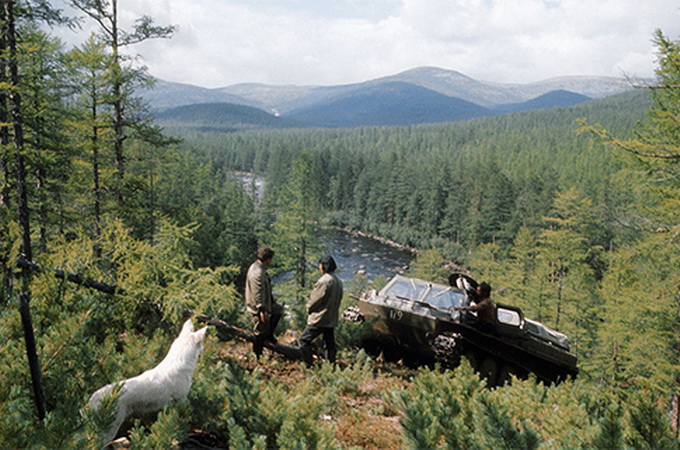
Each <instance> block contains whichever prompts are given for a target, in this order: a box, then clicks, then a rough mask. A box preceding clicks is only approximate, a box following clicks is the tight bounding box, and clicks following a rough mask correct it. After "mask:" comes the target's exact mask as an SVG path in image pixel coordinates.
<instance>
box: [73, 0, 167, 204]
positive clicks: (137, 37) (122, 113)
mask: <svg viewBox="0 0 680 450" xmlns="http://www.w3.org/2000/svg"><path fill="white" fill-rule="evenodd" d="M70 3H71V5H72V6H73V7H75V8H76V9H78V10H80V11H82V12H83V13H84V14H86V15H87V16H89V17H90V18H91V19H93V20H94V21H95V22H96V23H97V24H98V25H99V31H100V32H99V37H100V39H101V40H102V41H103V42H105V43H106V44H107V45H108V47H109V49H110V51H111V55H112V58H113V61H112V66H111V67H112V71H111V80H110V82H111V105H112V107H113V118H112V127H113V132H114V136H115V137H114V154H115V158H116V175H117V178H118V184H119V185H118V186H117V190H116V196H117V200H118V204H119V205H121V206H122V205H123V204H124V203H125V189H124V186H125V157H126V156H125V151H124V148H125V140H126V138H127V135H126V128H127V127H128V126H130V124H131V123H130V122H131V119H132V118H131V117H129V116H128V113H129V111H128V108H129V106H130V101H131V98H132V94H133V92H132V90H131V86H132V85H133V84H134V83H133V81H134V79H135V78H137V77H139V76H140V75H141V72H139V71H135V70H132V68H131V67H129V65H128V64H127V61H126V58H125V55H124V54H123V50H124V48H126V47H129V46H131V45H134V44H138V43H140V42H143V41H145V40H147V39H153V38H169V37H170V36H172V34H173V33H174V30H175V27H174V26H156V25H154V21H153V18H151V17H149V16H146V15H144V16H141V17H140V18H138V19H137V20H136V21H135V23H134V25H133V26H132V31H125V30H123V29H121V27H120V23H119V15H118V0H111V1H108V0H71V2H70ZM131 77H132V79H131Z"/></svg>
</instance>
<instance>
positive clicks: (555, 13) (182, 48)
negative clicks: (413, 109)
mask: <svg viewBox="0 0 680 450" xmlns="http://www.w3.org/2000/svg"><path fill="white" fill-rule="evenodd" d="M54 3H55V4H58V3H57V2H54ZM118 9H119V18H120V22H121V27H123V28H125V27H127V28H128V29H129V24H131V23H132V22H133V21H134V20H135V18H137V17H139V16H140V15H142V14H147V15H150V16H152V17H153V18H154V19H155V21H156V23H157V24H159V25H170V24H172V25H176V26H177V27H178V29H177V32H176V33H175V35H174V37H173V38H172V39H169V40H164V39H161V40H154V41H149V42H145V43H143V44H139V45H136V46H135V47H134V49H133V51H134V52H135V53H136V54H139V55H140V56H141V57H142V58H143V59H142V63H143V64H145V65H146V66H147V67H148V68H149V72H150V74H151V75H153V76H155V77H157V78H161V79H163V80H167V81H174V82H180V83H189V84H194V85H197V86H203V87H210V88H213V87H223V86H228V85H232V84H237V83H249V82H257V83H266V84H275V85H288V84H293V85H336V84H345V83H354V82H361V81H366V80H369V79H373V78H378V77H381V76H386V75H392V74H395V73H398V72H401V71H404V70H408V69H412V68H414V67H419V66H435V67H440V68H443V69H450V70H456V71H458V72H461V73H463V74H465V75H468V76H470V77H472V78H475V79H478V80H484V81H495V82H504V83H527V82H532V81H539V80H544V79H547V78H552V77H558V76H566V75H603V76H623V75H628V76H633V77H648V76H652V75H653V72H654V69H655V67H656V49H655V48H654V45H653V43H652V39H653V34H654V30H656V29H661V30H662V31H663V32H664V33H665V34H666V35H667V36H669V37H670V38H672V39H674V40H675V39H680V1H678V0H651V1H641V0H118ZM85 24H86V26H85V27H83V30H81V31H79V32H77V33H75V32H70V31H68V30H65V29H62V30H53V34H55V35H57V36H59V37H60V38H62V39H63V40H65V41H66V42H67V43H69V44H71V43H76V42H78V39H82V37H83V36H87V35H88V34H89V30H90V29H91V28H88V26H89V27H91V26H92V23H91V22H87V21H86V22H85Z"/></svg>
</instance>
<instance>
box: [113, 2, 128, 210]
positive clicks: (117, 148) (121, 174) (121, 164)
mask: <svg viewBox="0 0 680 450" xmlns="http://www.w3.org/2000/svg"><path fill="white" fill-rule="evenodd" d="M111 6H112V8H113V14H111V50H112V52H113V69H114V74H113V110H114V115H113V133H114V139H115V142H114V153H115V157H116V173H117V175H118V189H117V192H116V195H117V197H118V206H123V205H124V204H125V193H124V186H125V184H124V182H125V155H124V150H123V148H124V147H123V141H124V140H125V130H124V126H123V125H124V120H125V118H124V112H123V98H122V95H123V82H122V78H123V76H122V68H121V65H120V53H119V52H120V45H119V42H118V0H112V1H111Z"/></svg>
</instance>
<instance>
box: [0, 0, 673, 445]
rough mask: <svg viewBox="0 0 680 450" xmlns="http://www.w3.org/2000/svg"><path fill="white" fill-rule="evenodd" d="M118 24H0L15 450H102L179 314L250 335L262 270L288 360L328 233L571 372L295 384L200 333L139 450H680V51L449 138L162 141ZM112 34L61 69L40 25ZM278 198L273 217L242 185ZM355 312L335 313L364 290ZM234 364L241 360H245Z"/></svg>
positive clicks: (389, 367)
mask: <svg viewBox="0 0 680 450" xmlns="http://www.w3.org/2000/svg"><path fill="white" fill-rule="evenodd" d="M116 1H117V0H111V1H92V0H70V2H69V3H70V5H71V6H72V7H73V8H74V10H76V11H78V13H79V14H80V17H79V18H76V17H67V16H65V15H64V14H63V12H61V11H59V10H57V9H55V8H54V7H53V6H52V5H51V4H50V3H49V2H48V1H44V0H33V1H12V0H6V1H3V2H2V9H1V10H0V26H1V34H0V67H1V68H2V70H0V78H1V80H0V84H1V88H0V148H1V149H2V153H1V155H0V262H2V284H1V285H0V293H1V295H0V373H1V374H2V377H0V447H2V448H97V447H100V446H102V445H103V444H106V443H105V442H100V438H99V436H100V435H101V432H102V430H104V429H106V428H107V426H108V424H109V423H110V422H111V420H112V417H113V413H114V412H115V403H110V404H108V406H107V407H105V408H101V409H99V410H93V409H92V408H89V407H88V406H87V403H88V399H89V397H90V395H91V394H92V393H93V392H94V391H95V390H97V389H98V388H100V387H102V386H104V385H106V384H108V383H112V382H115V381H118V380H122V379H125V378H128V377H132V376H135V375H137V374H139V373H141V372H143V371H144V370H146V369H148V368H151V367H153V366H155V365H156V364H157V363H158V362H159V361H160V360H161V359H162V358H163V356H164V355H165V354H166V352H167V351H168V348H169V346H170V344H171V342H172V340H173V339H174V337H175V336H176V335H177V333H178V332H179V329H180V327H181V324H182V323H183V321H184V320H186V318H187V317H188V315H190V314H192V313H193V314H194V316H193V320H194V321H195V322H196V325H198V322H197V320H196V317H197V316H198V315H199V314H203V315H206V316H209V317H214V318H219V319H221V320H224V321H226V322H229V323H232V324H234V325H237V326H240V327H243V328H248V327H249V326H250V325H249V321H248V318H247V317H246V313H245V310H244V304H243V278H244V273H245V271H246V270H247V268H248V265H249V264H250V263H251V262H252V260H253V259H254V255H255V252H256V249H257V248H258V246H260V245H271V246H272V247H274V248H275V249H276V252H277V257H276V259H275V265H274V266H273V267H272V268H271V271H272V272H273V273H274V274H276V273H284V272H285V273H290V274H292V275H291V277H290V279H287V281H285V282H282V283H281V284H280V285H278V286H276V289H277V295H278V296H279V297H281V298H282V299H284V300H285V304H286V307H287V316H286V318H285V320H284V322H285V323H283V324H282V325H283V326H282V328H285V329H286V330H287V331H286V337H290V336H292V339H293V340H294V339H295V337H296V336H297V335H299V333H300V332H301V330H302V328H303V327H304V323H305V322H304V320H305V317H306V316H305V314H306V312H305V309H304V304H305V299H306V297H307V296H308V294H309V291H310V289H311V286H312V285H313V283H314V280H315V278H316V276H317V275H316V274H315V273H314V267H315V266H316V262H317V261H318V258H319V257H320V256H321V255H322V254H323V253H324V251H325V250H324V248H323V246H322V245H321V242H320V241H319V239H318V232H319V230H320V229H322V228H324V227H341V228H345V229H350V230H359V231H362V232H365V233H371V234H375V235H378V236H382V237H385V238H388V239H390V240H393V241H395V242H398V243H401V244H404V245H407V246H410V247H414V248H416V249H418V256H417V258H416V260H415V262H414V264H413V265H412V267H411V268H410V273H411V274H412V275H413V276H417V277H420V278H425V279H429V280H432V281H442V280H445V278H446V276H447V275H448V274H449V273H450V270H451V267H452V265H455V266H459V267H464V268H465V269H466V270H467V271H469V273H470V274H471V275H473V276H474V278H476V279H478V280H486V281H489V282H490V283H491V285H492V287H493V292H492V296H493V298H494V300H496V301H499V302H502V303H507V304H512V305H516V306H519V307H521V308H522V310H523V311H524V312H525V313H526V315H527V316H528V317H531V318H534V319H536V320H539V321H541V322H543V323H545V324H546V325H548V326H550V327H551V328H554V329H556V330H559V331H561V332H564V333H566V334H567V335H568V336H569V337H570V342H571V346H572V350H573V351H574V352H575V354H576V355H577V356H578V366H579V375H578V376H577V377H576V379H574V380H568V381H565V382H563V383H560V384H558V385H551V386H549V385H544V384H542V383H538V382H536V380H535V379H532V378H529V379H528V380H520V379H513V380H512V382H511V383H510V384H507V385H505V386H502V387H498V388H493V389H487V388H486V387H485V383H484V382H483V380H481V379H480V377H479V376H478V375H477V374H476V373H475V372H474V371H473V370H472V368H471V367H470V366H469V364H467V363H463V364H462V365H461V366H460V367H458V368H456V369H455V370H441V368H439V367H422V368H420V369H410V368H407V367H403V366H401V365H399V364H398V363H396V364H394V363H388V362H386V361H384V360H382V359H381V358H380V357H378V358H377V359H372V358H369V357H368V356H367V355H366V354H365V353H364V352H363V351H362V350H361V349H360V348H359V347H358V343H359V342H360V340H361V337H362V335H363V333H365V332H366V329H365V327H362V326H359V325H355V324H352V323H342V324H341V325H340V326H339V328H338V330H337V338H338V343H339V346H340V348H341V352H340V354H339V361H340V363H339V364H336V365H331V364H327V363H322V364H319V366H318V367H315V368H314V369H306V368H305V367H303V366H301V365H297V363H290V362H288V361H284V360H282V359H281V358H278V357H276V356H274V355H272V356H270V357H267V359H265V360H264V362H261V363H260V364H258V363H257V361H255V360H254V357H253V356H252V355H250V354H249V352H248V348H247V346H243V345H242V344H239V343H237V342H235V341H234V339H233V338H231V337H229V336H224V335H222V334H221V333H220V332H219V330H216V329H212V328H211V329H210V330H209V333H208V336H207V338H206V345H205V347H206V348H205V351H204V353H203V354H202V355H201V358H200V360H199V362H198V365H197V367H196V370H195V373H194V378H193V385H192V387H191V390H190V393H189V396H188V398H187V399H186V400H183V401H181V402H174V403H171V404H169V405H168V406H166V407H165V408H164V409H163V410H162V411H160V412H159V413H158V414H157V415H155V416H153V417H150V418H148V417H147V418H135V419H134V420H131V421H129V422H128V423H126V425H124V427H123V428H122V429H121V435H125V436H126V437H127V438H128V440H129V442H130V445H131V446H132V447H135V448H206V447H210V448H232V447H233V448H319V447H320V448H364V447H365V448H386V447H389V448H439V447H445V448H664V449H665V448H678V447H680V441H679V439H678V425H679V409H680V251H679V250H680V248H679V241H680V237H679V236H678V235H679V232H680V165H679V163H680V134H679V132H678V130H680V119H679V117H680V88H679V87H678V86H680V83H679V82H680V41H676V40H673V39H671V38H669V37H667V36H665V35H664V34H663V32H662V31H658V32H657V33H656V34H655V35H654V36H653V37H652V38H653V39H654V43H655V45H656V48H657V51H658V67H657V80H656V84H654V85H651V86H649V85H648V86H641V87H640V88H639V89H636V90H634V91H632V92H629V93H626V94H620V95H617V96H613V97H609V98H605V99H601V100H597V101H591V102H587V103H584V104H580V105H576V106H571V107H563V108H554V109H550V110H541V111H531V112H518V113H512V114H506V115H502V116H498V117H488V118H482V119H475V120H469V121H465V122H456V123H446V124H437V125H417V126H401V127H362V128H347V129H341V128H338V129H321V128H318V129H282V130H247V131H238V132H224V131H215V130H213V131H206V130H200V129H199V128H196V127H183V126H181V125H178V124H175V125H174V126H173V127H168V128H166V129H164V128H162V127H161V126H160V125H158V123H157V122H156V121H155V120H154V115H153V111H151V109H150V108H149V105H147V104H145V103H144V102H143V101H142V100H141V97H140V95H139V93H140V92H141V91H142V90H143V89H152V88H153V78H152V77H151V76H150V75H149V74H148V73H147V70H146V68H145V67H144V66H143V65H140V63H139V60H138V59H137V58H135V57H132V56H131V54H132V53H131V52H133V50H131V49H132V48H133V46H134V44H135V43H139V42H142V41H144V40H147V39H160V38H163V39H171V38H172V35H173V33H174V28H173V27H172V26H171V25H158V24H156V23H155V22H154V20H153V19H152V18H150V17H147V16H143V17H140V18H138V20H137V21H136V22H135V23H134V26H133V27H132V28H130V29H119V28H118V24H119V21H118V17H117V12H116V11H117V9H116V7H115V5H116ZM82 21H91V22H93V23H95V24H97V26H98V31H97V32H96V33H95V34H93V35H92V36H89V37H88V38H87V39H86V40H85V42H84V43H83V44H82V45H80V46H77V47H74V48H66V46H65V45H64V44H63V43H62V42H60V41H59V40H58V39H57V38H55V37H54V36H52V35H51V34H50V33H49V32H48V31H46V30H49V28H50V27H72V28H74V29H78V24H79V23H81V22H82ZM237 172H248V173H251V174H256V175H258V176H262V177H264V179H265V186H266V188H265V193H264V198H262V199H260V198H258V197H256V196H253V195H252V190H251V187H250V186H244V185H243V184H242V182H241V181H240V180H239V179H237V178H236V177H234V176H233V174H234V173H237ZM384 282H385V280H381V279H379V280H377V281H375V282H373V283H372V284H369V283H368V282H367V281H366V280H364V279H362V278H361V277H359V278H357V280H356V281H355V282H353V283H348V286H346V287H345V298H344V299H343V307H347V306H350V305H352V304H353V302H355V301H356V300H355V297H354V296H356V295H359V294H360V293H361V291H362V290H364V289H367V288H372V287H376V288H377V287H380V285H381V283H384ZM244 349H245V350H244Z"/></svg>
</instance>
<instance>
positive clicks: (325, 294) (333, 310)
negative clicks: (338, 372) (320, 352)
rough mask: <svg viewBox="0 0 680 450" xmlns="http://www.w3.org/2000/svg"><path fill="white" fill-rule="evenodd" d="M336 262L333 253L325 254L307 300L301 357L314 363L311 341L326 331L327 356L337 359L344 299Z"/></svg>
mask: <svg viewBox="0 0 680 450" xmlns="http://www.w3.org/2000/svg"><path fill="white" fill-rule="evenodd" d="M336 268H337V265H336V264H335V260H334V259H333V257H332V256H324V257H323V258H321V260H320V261H319V271H320V272H321V274H322V275H321V278H319V280H318V281H317V282H316V285H314V289H313V290H312V293H311V294H310V295H309V300H308V301H307V314H308V317H307V326H306V327H305V329H304V330H303V331H302V334H301V335H300V338H299V339H298V342H299V343H300V350H301V351H302V361H303V362H304V363H305V364H306V365H307V367H311V366H312V341H313V340H314V339H315V338H316V337H317V336H319V335H320V334H323V341H324V344H325V346H326V359H328V361H330V362H335V355H336V353H337V348H336V346H335V333H334V330H335V327H337V326H338V317H339V311H340V301H341V300H342V281H340V278H338V276H337V275H336V274H335V269H336Z"/></svg>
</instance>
